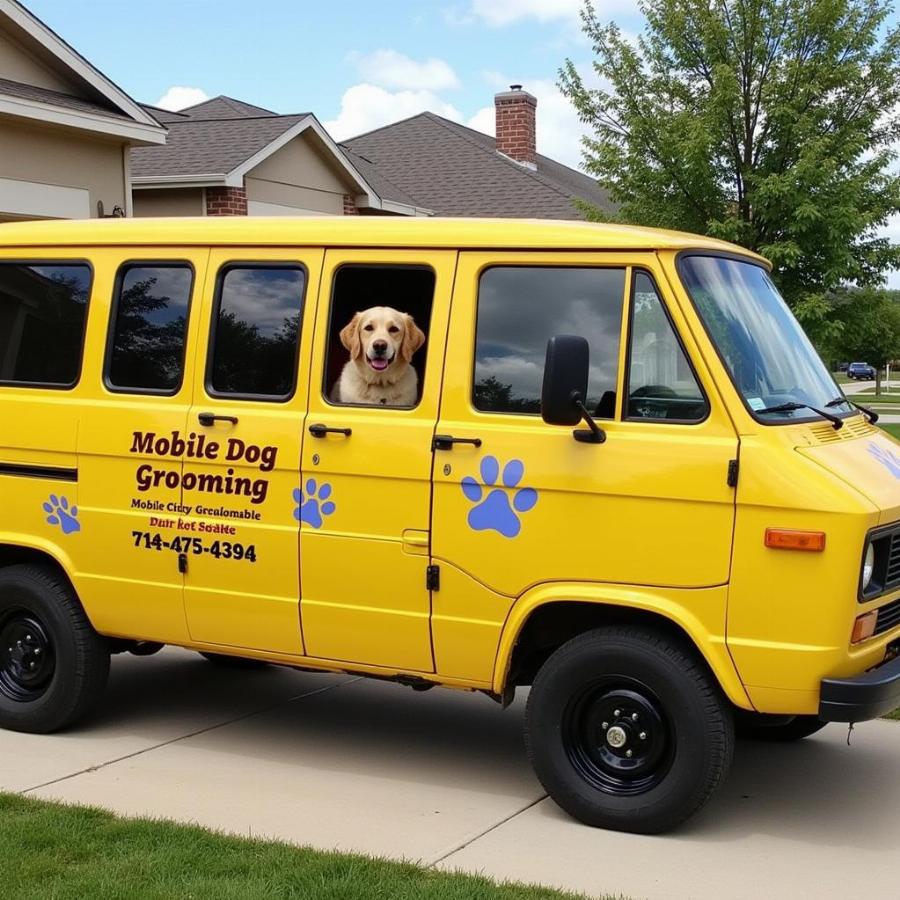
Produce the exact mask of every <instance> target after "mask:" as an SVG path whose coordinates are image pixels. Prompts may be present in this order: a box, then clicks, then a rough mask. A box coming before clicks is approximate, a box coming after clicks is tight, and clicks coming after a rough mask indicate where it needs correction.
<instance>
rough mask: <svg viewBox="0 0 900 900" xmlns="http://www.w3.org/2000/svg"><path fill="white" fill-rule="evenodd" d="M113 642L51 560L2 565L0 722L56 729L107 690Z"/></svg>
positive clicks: (46, 730)
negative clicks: (101, 631)
mask: <svg viewBox="0 0 900 900" xmlns="http://www.w3.org/2000/svg"><path fill="white" fill-rule="evenodd" d="M108 677H109V644H108V642H107V640H106V638H104V637H101V636H100V635H99V634H97V632H96V631H94V629H93V628H92V626H91V623H90V622H89V621H88V618H87V616H86V615H85V614H84V610H83V609H82V608H81V603H79V601H78V598H77V597H76V596H75V593H74V591H73V590H72V588H71V586H70V585H69V583H68V582H67V581H66V580H65V579H64V578H62V577H61V576H60V575H59V574H58V573H57V572H56V571H54V570H53V569H52V568H50V567H48V566H40V565H17V566H10V567H8V568H5V569H0V728H6V729H9V730H11V731H25V732H30V733H32V734H48V733H49V732H52V731H58V730H59V729H61V728H65V727H66V726H67V725H71V724H72V723H73V722H75V721H76V720H78V719H80V718H82V717H83V716H85V715H86V714H87V713H88V712H90V710H91V709H92V708H93V707H94V706H95V705H96V704H97V703H98V701H99V700H100V698H101V697H102V696H103V691H104V689H105V687H106V682H107V679H108Z"/></svg>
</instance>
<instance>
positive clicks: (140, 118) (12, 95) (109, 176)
mask: <svg viewBox="0 0 900 900" xmlns="http://www.w3.org/2000/svg"><path fill="white" fill-rule="evenodd" d="M165 139H166V131H165V128H163V126H162V125H161V124H160V123H159V121H158V120H157V119H156V117H155V116H153V115H152V113H151V112H149V111H148V110H147V109H145V108H143V107H141V106H140V105H139V104H138V103H136V102H135V101H134V100H132V99H131V98H130V97H129V96H128V95H127V94H126V93H125V92H124V91H123V90H122V89H121V88H119V87H118V86H116V85H115V84H113V82H112V81H110V80H109V79H108V78H107V77H106V76H105V75H104V74H103V73H102V72H100V71H98V70H97V69H96V68H95V67H94V66H92V65H91V64H90V63H89V62H88V61H87V60H86V59H84V57H82V56H80V55H79V54H78V53H77V52H76V51H75V50H74V49H73V48H72V47H70V46H69V45H68V44H67V43H66V42H65V41H64V40H62V38H60V37H59V36H58V35H57V34H55V33H54V32H53V31H51V30H50V29H49V28H48V27H47V26H46V25H45V24H44V23H43V22H41V21H40V20H39V19H38V18H36V17H35V16H33V15H32V14H31V13H30V12H29V11H28V10H27V9H25V8H24V7H23V6H22V5H21V4H20V3H17V2H16V0H0V222H3V221H9V220H15V219H33V218H55V219H68V218H90V217H96V216H108V215H113V214H115V215H128V214H130V210H131V198H132V186H131V178H130V174H129V154H130V151H131V149H132V148H134V147H143V146H152V145H160V144H162V143H164V141H165Z"/></svg>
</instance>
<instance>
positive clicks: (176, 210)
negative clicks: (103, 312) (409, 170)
mask: <svg viewBox="0 0 900 900" xmlns="http://www.w3.org/2000/svg"><path fill="white" fill-rule="evenodd" d="M144 109H145V110H146V111H147V113H148V114H152V115H153V116H154V117H155V118H157V119H159V120H160V121H161V122H163V123H164V124H165V126H166V128H167V129H168V138H167V140H166V143H165V145H161V146H153V147H149V146H148V147H141V148H137V149H135V150H134V151H133V153H132V156H131V168H132V185H133V191H134V194H133V196H134V214H135V215H136V216H202V215H209V216H217V215H219V216H221V215H251V216H288V215H292V216H297V215H300V216H303V215H329V214H330V215H344V214H356V213H360V214H368V215H385V214H387V215H407V216H414V215H428V214H429V212H430V211H429V210H425V209H421V208H419V207H418V205H417V204H416V203H415V201H413V200H412V199H411V198H410V197H408V196H406V194H405V193H404V192H403V191H402V190H401V189H399V188H394V186H393V185H388V184H387V183H386V182H385V180H384V179H383V178H380V177H379V176H378V174H377V173H374V172H371V171H369V172H367V173H366V174H364V173H363V171H362V170H361V169H360V168H359V167H357V166H356V165H355V164H354V162H353V161H352V160H351V159H350V155H349V154H348V153H347V152H346V151H345V150H343V149H342V148H341V147H339V146H338V145H337V144H336V143H335V142H334V141H333V140H332V139H331V137H330V136H329V134H328V133H327V132H326V131H325V129H324V128H323V127H322V125H321V123H320V122H319V120H318V119H317V118H316V117H315V116H314V115H313V114H312V113H297V114H295V115H279V114H277V113H274V112H272V111H271V110H268V109H263V108H262V107H259V106H254V105H252V104H250V103H245V102H243V101H241V100H235V99H233V98H231V97H215V98H213V99H212V100H207V101H205V102H203V103H198V104H196V105H195V106H191V107H189V108H187V109H183V110H181V111H179V112H167V111H165V110H161V109H156V108H154V107H151V106H145V107H144ZM376 183H377V188H376ZM385 187H388V189H389V193H390V195H391V197H390V199H389V200H386V199H385V198H384V197H383V196H382V194H381V193H380V191H381V190H382V189H384V188H385Z"/></svg>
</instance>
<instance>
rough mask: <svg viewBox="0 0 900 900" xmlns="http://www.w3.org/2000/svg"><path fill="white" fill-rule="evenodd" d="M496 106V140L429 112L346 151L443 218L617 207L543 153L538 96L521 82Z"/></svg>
mask: <svg viewBox="0 0 900 900" xmlns="http://www.w3.org/2000/svg"><path fill="white" fill-rule="evenodd" d="M494 108H495V117H496V134H497V136H496V138H492V137H490V136H488V135H486V134H482V133H481V132H480V131H475V130H474V129H472V128H467V127H466V126H464V125H460V124H458V123H457V122H452V121H450V120H449V119H445V118H443V117H441V116H438V115H435V114H434V113H431V112H424V113H420V114H419V115H416V116H412V117H411V118H408V119H404V120H402V121H400V122H395V123H394V124H392V125H386V126H384V127H383V128H378V129H375V130H374V131H370V132H368V133H367V134H362V135H359V136H358V137H355V138H352V139H351V140H348V141H344V143H343V144H342V146H343V147H344V149H345V150H347V151H348V155H349V157H350V159H351V160H352V161H353V162H355V163H356V164H357V166H359V167H360V169H361V170H362V171H372V172H377V173H378V175H379V176H380V177H381V178H384V179H385V180H386V182H387V183H388V184H390V185H395V186H397V187H399V188H400V189H401V190H402V191H403V193H404V196H406V197H410V198H413V200H414V202H415V203H416V204H418V205H419V206H423V207H426V208H428V209H431V210H433V211H434V214H435V215H438V216H487V217H496V216H505V217H510V218H538V219H584V218H586V216H585V213H584V204H588V205H590V206H594V207H599V208H601V209H609V208H610V205H611V204H610V201H609V197H608V196H607V194H606V192H605V191H604V190H603V189H602V188H601V187H599V185H598V184H597V182H596V181H595V180H594V179H593V178H590V177H589V176H587V175H585V174H583V173H582V172H579V171H577V170H576V169H572V168H570V167H569V166H565V165H563V164H562V163H559V162H557V161H556V160H554V159H550V158H549V157H547V156H542V155H541V154H540V153H538V152H537V146H536V133H537V123H536V118H537V100H536V98H535V97H533V96H532V95H531V94H529V93H528V92H527V91H524V90H522V86H521V85H518V84H514V85H512V86H511V87H510V89H509V90H508V91H504V92H502V93H499V94H497V95H496V96H495V97H494ZM573 140H574V138H573ZM387 195H388V196H389V191H388V192H387Z"/></svg>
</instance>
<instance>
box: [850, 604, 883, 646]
mask: <svg viewBox="0 0 900 900" xmlns="http://www.w3.org/2000/svg"><path fill="white" fill-rule="evenodd" d="M877 624H878V610H877V609H873V610H872V612H867V613H866V614H865V615H863V616H860V617H859V618H858V619H857V620H856V621H855V622H854V623H853V634H852V635H851V637H850V643H851V644H858V643H859V642H860V641H866V640H868V639H869V638H870V637H872V635H873V634H875V626H876V625H877Z"/></svg>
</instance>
